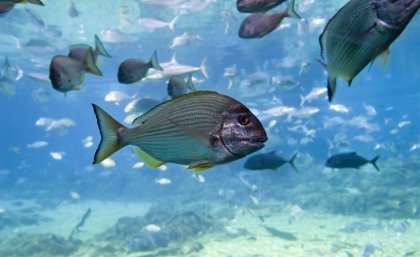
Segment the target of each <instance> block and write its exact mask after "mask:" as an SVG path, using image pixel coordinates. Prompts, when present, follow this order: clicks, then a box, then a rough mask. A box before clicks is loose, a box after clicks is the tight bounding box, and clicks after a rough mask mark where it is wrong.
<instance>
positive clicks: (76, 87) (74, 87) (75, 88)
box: [72, 86, 81, 90]
mask: <svg viewBox="0 0 420 257" xmlns="http://www.w3.org/2000/svg"><path fill="white" fill-rule="evenodd" d="M72 89H73V90H80V89H81V87H80V86H73V87H72Z"/></svg>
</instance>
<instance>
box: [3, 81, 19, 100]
mask: <svg viewBox="0 0 420 257" xmlns="http://www.w3.org/2000/svg"><path fill="white" fill-rule="evenodd" d="M0 92H2V93H3V94H4V95H6V96H7V97H12V96H15V95H16V85H15V84H14V83H13V82H12V81H11V80H9V79H7V78H6V77H3V78H1V79H0Z"/></svg>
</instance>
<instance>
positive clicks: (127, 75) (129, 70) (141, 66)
mask: <svg viewBox="0 0 420 257" xmlns="http://www.w3.org/2000/svg"><path fill="white" fill-rule="evenodd" d="M150 68H153V69H156V70H160V71H163V69H162V67H160V65H159V62H158V60H157V56H156V51H154V52H153V54H152V57H151V58H150V60H149V62H145V61H143V60H140V59H127V60H125V61H123V62H122V63H121V64H120V66H119V67H118V81H119V82H120V83H124V84H131V83H134V82H137V81H140V80H142V79H143V78H144V77H145V76H146V74H147V71H148V70H149V69H150Z"/></svg>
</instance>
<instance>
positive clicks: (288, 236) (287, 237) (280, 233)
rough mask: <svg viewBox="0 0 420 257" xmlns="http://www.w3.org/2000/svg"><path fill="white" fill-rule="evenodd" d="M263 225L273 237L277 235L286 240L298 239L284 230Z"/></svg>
mask: <svg viewBox="0 0 420 257" xmlns="http://www.w3.org/2000/svg"><path fill="white" fill-rule="evenodd" d="M263 227H264V228H265V230H266V231H267V232H268V233H270V235H272V236H275V237H278V238H281V239H284V240H288V241H296V240H298V239H297V237H296V236H295V235H293V234H292V233H289V232H285V231H280V230H278V229H275V228H272V227H268V226H263Z"/></svg>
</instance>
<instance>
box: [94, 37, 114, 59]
mask: <svg viewBox="0 0 420 257" xmlns="http://www.w3.org/2000/svg"><path fill="white" fill-rule="evenodd" d="M95 48H96V49H95V52H97V53H98V54H100V55H102V56H105V57H111V55H110V54H109V53H108V51H107V50H106V49H105V47H104V44H103V43H102V41H101V40H100V39H99V37H98V35H95Z"/></svg>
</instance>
